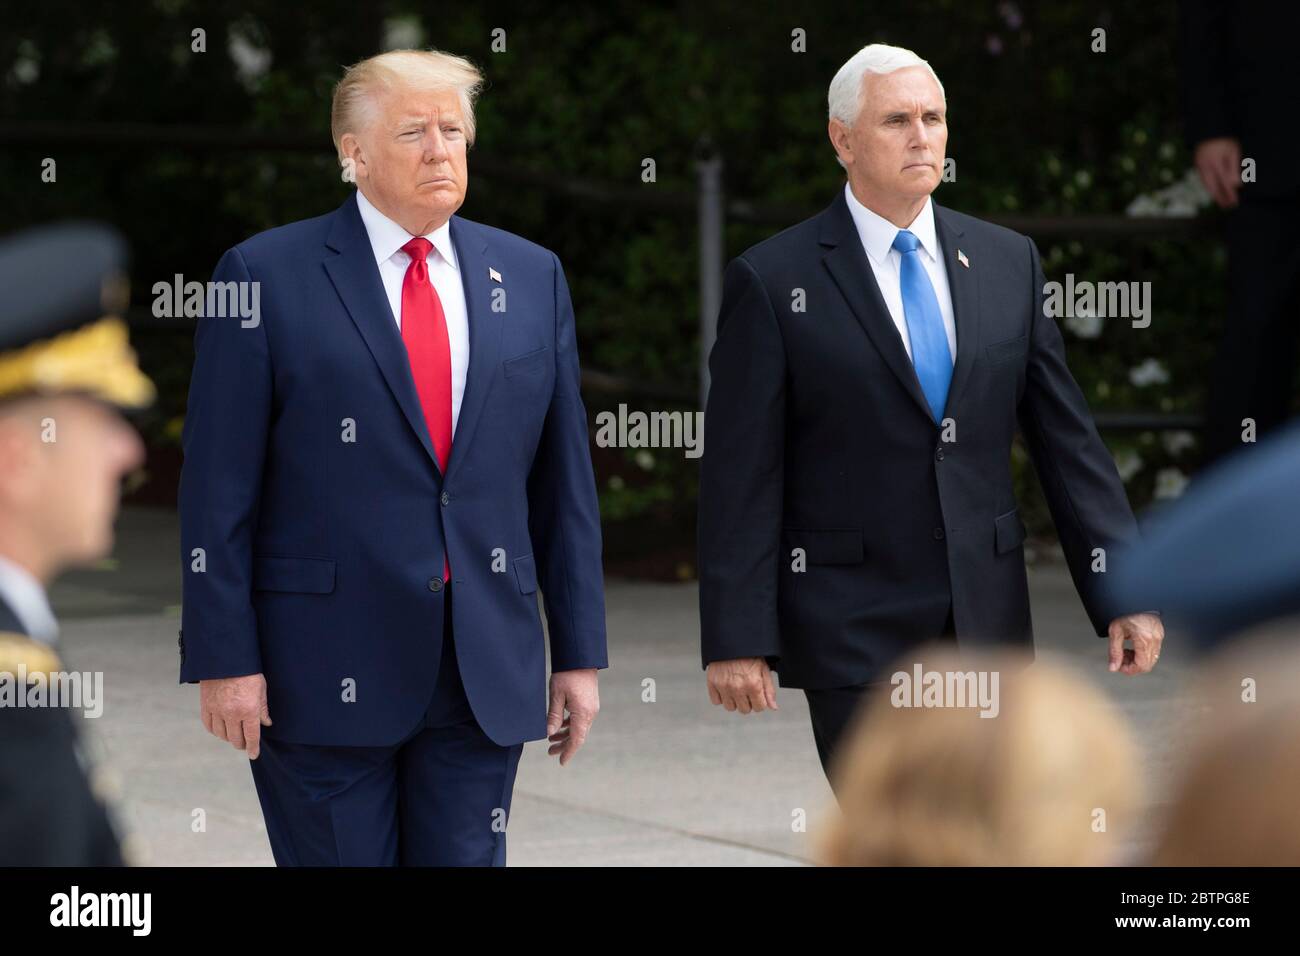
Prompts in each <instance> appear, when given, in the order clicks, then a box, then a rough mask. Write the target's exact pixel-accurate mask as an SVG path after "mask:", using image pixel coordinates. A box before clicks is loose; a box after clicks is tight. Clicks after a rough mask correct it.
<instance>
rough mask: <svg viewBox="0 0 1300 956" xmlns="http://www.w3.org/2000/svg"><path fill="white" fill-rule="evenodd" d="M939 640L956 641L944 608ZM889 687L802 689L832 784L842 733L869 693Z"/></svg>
mask: <svg viewBox="0 0 1300 956" xmlns="http://www.w3.org/2000/svg"><path fill="white" fill-rule="evenodd" d="M938 640H939V641H941V642H942V641H952V642H954V643H955V642H956V640H957V635H956V629H955V627H954V626H953V620H952V608H949V609H948V620H947V622H946V623H945V624H944V628H943V634H941V635H939V636H938ZM892 687H893V685H892V684H891V683H890V680H889V676H888V675H886V676H885V677H884V678H883V679H881V680H874V681H868V682H867V683H865V684H854V685H853V686H850V687H828V688H823V689H820V690H811V689H810V690H805V691H804V696H805V697H807V698H808V713H809V715H810V716H811V717H812V728H813V740H814V741H816V743H817V756H818V757H819V758H821V762H822V772H823V773H825V774H826V779H827V780H830V781H831V783H832V785H834V779H833V778H832V776H831V767H832V761H833V760H834V758H835V754H836V752H837V749H838V747H839V745H840V744H841V743H842V742H843V739H844V734H845V731H847V730H848V729H849V728H850V727H851V726H852V724H853V718H854V717H855V716H857V713H858V710H859V708H861V707H865V706H866V703H867V699H868V698H869V697H871V696H872V695H873V694H876V693H880V692H882V691H883V692H884V693H889V691H890V689H891V688H892Z"/></svg>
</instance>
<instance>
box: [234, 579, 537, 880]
mask: <svg viewBox="0 0 1300 956" xmlns="http://www.w3.org/2000/svg"><path fill="white" fill-rule="evenodd" d="M443 593H444V595H445V600H444V608H445V621H446V624H445V627H444V630H443V634H444V639H443V645H442V662H441V665H440V667H439V671H438V680H437V685H436V689H435V691H434V693H433V697H432V700H431V701H430V702H429V706H428V709H427V710H426V711H425V714H424V717H423V718H422V719H421V721H420V723H419V725H418V726H416V727H415V728H414V729H413V730H412V731H411V733H410V734H409V735H408V736H407V737H406V738H405V739H404V740H402V741H401V742H399V743H397V744H395V745H393V746H390V747H321V746H313V745H308V744H293V743H284V742H280V741H275V740H270V739H267V738H265V737H263V738H262V748H261V754H260V755H259V756H258V759H256V760H253V761H250V765H251V766H252V770H253V782H254V784H255V785H256V787H257V797H258V800H260V801H261V804H262V815H263V817H264V818H265V820H266V831H267V835H268V836H269V837H270V841H271V852H272V853H273V854H274V856H275V862H276V864H277V865H279V866H505V862H506V834H505V825H506V821H507V819H508V817H509V813H510V797H511V792H512V791H513V789H514V783H515V772H516V770H517V769H518V767H519V756H520V754H521V753H522V752H523V747H524V745H523V744H522V743H519V744H515V745H513V746H508V747H502V746H500V745H499V744H496V743H493V741H492V740H491V739H490V738H489V737H488V736H487V735H486V734H485V733H484V732H483V730H482V729H481V728H480V727H479V725H478V721H477V720H475V719H474V713H473V711H472V710H471V709H470V704H469V700H468V698H467V697H466V696H465V687H464V685H463V684H462V682H461V678H460V668H459V666H458V665H457V663H456V648H455V640H454V638H453V635H452V616H451V588H450V587H448V588H446V589H445V590H444V592H443Z"/></svg>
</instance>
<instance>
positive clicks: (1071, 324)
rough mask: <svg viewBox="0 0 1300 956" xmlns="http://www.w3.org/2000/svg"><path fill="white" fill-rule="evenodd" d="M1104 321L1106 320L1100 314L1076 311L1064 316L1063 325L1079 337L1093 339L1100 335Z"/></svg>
mask: <svg viewBox="0 0 1300 956" xmlns="http://www.w3.org/2000/svg"><path fill="white" fill-rule="evenodd" d="M1105 322H1106V320H1105V319H1103V318H1102V317H1101V316H1100V315H1095V314H1093V313H1092V312H1091V311H1087V312H1078V313H1076V314H1074V315H1070V316H1067V317H1066V319H1065V327H1066V328H1067V329H1069V330H1070V331H1071V332H1073V333H1074V334H1075V335H1077V336H1078V337H1079V338H1081V339H1095V338H1097V336H1099V335H1101V329H1102V326H1103V325H1104V324H1105Z"/></svg>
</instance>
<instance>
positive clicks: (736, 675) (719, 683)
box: [704, 657, 781, 714]
mask: <svg viewBox="0 0 1300 956" xmlns="http://www.w3.org/2000/svg"><path fill="white" fill-rule="evenodd" d="M704 676H705V679H706V680H707V681H708V683H709V700H711V701H713V703H715V704H721V705H722V706H723V707H725V708H727V710H738V711H740V712H741V713H742V714H748V713H751V712H753V713H758V712H759V711H763V710H780V709H781V708H779V707H777V706H776V684H775V683H774V682H773V681H772V669H771V668H770V667H768V666H767V661H766V660H764V659H763V658H761V657H741V658H737V659H736V660H731V661H714V662H713V663H712V664H710V665H709V666H708V669H707V670H706V671H705V674H704Z"/></svg>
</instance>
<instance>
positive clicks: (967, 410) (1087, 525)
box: [699, 44, 1164, 773]
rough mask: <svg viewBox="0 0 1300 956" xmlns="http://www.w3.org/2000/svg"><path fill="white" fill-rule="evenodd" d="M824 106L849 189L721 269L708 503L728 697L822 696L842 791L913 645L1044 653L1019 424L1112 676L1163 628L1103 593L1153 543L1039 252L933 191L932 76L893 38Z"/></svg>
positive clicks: (719, 654)
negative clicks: (855, 729) (1032, 608)
mask: <svg viewBox="0 0 1300 956" xmlns="http://www.w3.org/2000/svg"><path fill="white" fill-rule="evenodd" d="M829 100H830V119H829V125H828V133H829V135H830V140H831V145H832V146H833V147H834V149H835V154H836V157H837V158H838V160H839V162H840V165H841V166H843V167H844V169H845V172H846V174H847V178H848V181H847V183H846V184H845V187H844V190H843V192H841V193H839V194H838V195H836V197H835V199H834V201H833V202H832V203H831V205H830V206H829V207H828V208H827V209H826V210H825V211H824V212H822V213H820V214H819V215H817V216H815V217H813V218H812V219H809V220H807V221H806V222H803V223H800V224H799V225H797V226H795V227H793V228H791V229H787V230H786V231H784V232H782V233H780V234H779V235H777V236H774V237H773V238H771V239H768V240H767V241H765V242H762V243H759V244H758V245H756V246H754V247H753V248H752V249H749V250H747V251H746V252H745V253H743V254H742V255H741V256H740V257H739V258H737V259H735V260H734V261H733V262H732V263H731V264H730V266H729V267H728V269H727V273H726V278H725V288H724V293H723V303H722V311H721V315H720V317H719V319H718V338H717V343H716V344H715V345H714V347H713V352H712V354H711V355H710V357H709V369H710V372H711V375H712V386H711V391H710V393H709V400H708V408H707V412H706V422H707V425H708V435H709V447H708V453H707V454H706V455H705V457H704V461H703V466H702V473H701V481H700V511H699V550H700V614H701V641H702V649H703V660H704V664H705V666H706V669H707V683H708V689H709V696H710V699H711V700H712V701H713V703H714V704H721V705H722V706H723V707H725V708H726V709H727V710H739V711H740V712H741V713H745V714H748V713H754V712H759V711H763V710H766V709H769V708H775V707H776V690H775V686H774V684H773V680H772V670H773V669H775V670H776V671H777V672H778V673H779V674H780V680H781V684H782V686H786V687H797V688H801V689H803V690H804V691H805V694H806V696H807V698H808V705H809V710H810V711H811V716H812V724H813V735H814V738H815V740H816V743H817V751H818V755H819V756H820V758H821V761H822V766H823V768H825V769H826V770H827V772H828V773H829V771H830V768H831V765H832V758H833V755H834V751H835V745H836V743H837V742H838V740H839V739H840V736H841V734H842V733H843V731H844V729H845V726H846V725H847V723H848V721H849V720H850V718H851V717H852V714H853V712H854V711H855V709H856V707H857V705H858V703H859V701H860V699H861V698H862V696H863V694H864V693H867V692H869V691H870V690H871V689H872V687H873V685H875V686H877V687H879V686H885V687H887V686H888V682H889V677H890V675H889V674H887V673H884V672H883V669H884V668H885V667H886V666H887V665H889V664H890V663H891V662H893V661H896V660H898V659H899V658H900V657H901V656H903V655H905V654H906V653H908V652H909V651H910V650H911V649H913V648H915V647H917V646H919V645H921V644H924V643H926V642H928V641H931V640H935V639H942V638H945V637H946V638H948V639H950V640H956V641H957V642H958V643H959V644H962V645H979V644H1011V645H1024V646H1027V647H1032V641H1033V635H1032V630H1031V624H1030V615H1029V596H1028V588H1027V584H1026V576H1025V566H1024V556H1023V548H1022V542H1023V541H1024V538H1025V526H1024V524H1023V523H1022V521H1021V519H1020V515H1019V513H1018V510H1017V505H1016V498H1015V494H1014V490H1013V486H1012V480H1011V445H1012V439H1013V437H1014V433H1015V430H1016V426H1017V423H1018V424H1019V426H1020V429H1021V431H1022V432H1023V434H1024V438H1025V442H1026V445H1027V447H1028V450H1029V453H1030V456H1031V457H1032V459H1033V461H1034V464H1035V467H1036V468H1037V470H1038V474H1039V477H1040V478H1041V480H1042V485H1043V489H1044V491H1045V492H1046V496H1047V501H1048V504H1049V506H1050V508H1051V511H1052V517H1053V519H1054V520H1055V522H1056V527H1057V530H1058V532H1059V534H1060V538H1061V545H1062V547H1063V549H1064V551H1065V556H1066V559H1067V561H1068V563H1069V567H1070V571H1071V574H1072V575H1073V578H1074V583H1075V586H1076V588H1077V590H1078V592H1079V596H1080V598H1081V599H1082V601H1083V604H1084V607H1085V608H1086V610H1087V612H1088V615H1089V617H1090V619H1091V622H1092V624H1093V626H1094V628H1095V629H1096V632H1097V634H1098V635H1100V636H1108V637H1109V639H1110V644H1109V661H1110V670H1111V671H1118V672H1122V673H1125V674H1137V673H1142V672H1145V671H1149V670H1150V669H1151V667H1152V666H1153V665H1154V663H1155V660H1156V657H1157V656H1158V654H1159V649H1160V643H1161V640H1162V639H1163V633H1164V632H1163V629H1162V627H1161V623H1160V620H1159V618H1158V616H1156V615H1154V614H1150V613H1143V612H1142V609H1140V608H1131V607H1122V606H1118V605H1116V603H1115V602H1114V601H1113V600H1112V599H1111V598H1110V596H1109V595H1108V591H1107V589H1106V588H1105V587H1104V586H1103V584H1104V581H1105V574H1104V573H1103V572H1104V571H1105V569H1106V555H1107V554H1108V553H1109V552H1110V550H1111V549H1112V548H1113V547H1114V546H1116V545H1119V544H1121V543H1124V542H1127V541H1130V540H1131V539H1133V538H1134V537H1135V535H1136V533H1137V529H1136V524H1135V522H1134V519H1133V515H1132V512H1131V511H1130V509H1129V504H1128V501H1127V499H1126V497H1125V494H1124V488H1123V485H1122V483H1121V482H1120V479H1119V475H1118V473H1117V472H1116V469H1115V465H1114V462H1113V461H1112V459H1111V457H1110V455H1109V454H1108V453H1107V451H1106V447H1105V445H1103V444H1102V442H1101V439H1100V438H1099V437H1098V435H1097V430H1096V428H1095V426H1094V425H1093V422H1092V418H1091V416H1090V414H1089V411H1088V406H1087V404H1086V402H1085V401H1084V398H1083V395H1082V394H1081V393H1080V391H1079V387H1078V385H1077V384H1076V383H1075V382H1074V379H1073V378H1072V377H1071V376H1070V371H1069V368H1068V367H1067V365H1066V361H1065V349H1064V345H1063V343H1062V339H1061V334H1060V331H1059V330H1058V329H1057V327H1056V325H1055V324H1054V323H1053V321H1052V320H1051V319H1050V318H1048V317H1047V316H1046V315H1045V314H1044V310H1043V301H1044V288H1043V287H1044V281H1043V272H1042V266H1041V264H1040V261H1039V256H1038V250H1037V249H1036V248H1035V246H1034V244H1033V242H1032V241H1030V240H1029V239H1028V238H1026V237H1025V236H1021V235H1018V234H1016V233H1014V232H1011V231H1010V230H1008V229H1003V228H1001V227H998V226H994V225H991V224H989V223H986V222H982V221H980V220H978V219H974V218H972V217H970V216H966V215H962V214H961V213H957V212H953V211H952V210H949V209H944V208H942V207H940V206H938V205H936V204H934V203H933V202H932V201H931V199H930V194H931V193H932V192H933V191H934V189H935V188H936V187H937V186H938V185H939V182H940V180H941V177H942V173H943V168H944V153H945V147H946V144H947V139H948V126H947V105H946V100H945V97H944V92H943V87H942V85H940V83H939V79H938V77H937V76H936V75H935V73H934V71H933V70H932V69H931V68H930V66H929V64H928V63H926V62H925V61H924V60H922V59H921V58H919V57H918V56H917V55H916V54H915V53H912V52H911V51H910V50H903V49H900V48H897V47H890V46H883V45H879V44H873V45H871V46H867V47H865V48H863V49H862V50H861V51H859V52H858V53H857V54H856V55H854V56H853V58H852V59H850V60H849V61H848V62H847V63H845V64H844V66H843V67H842V68H841V69H840V71H839V72H838V73H837V74H836V76H835V78H834V80H833V81H832V82H831V86H830V95H829ZM1125 641H1131V642H1132V647H1131V648H1126V647H1125V646H1124V645H1125Z"/></svg>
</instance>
